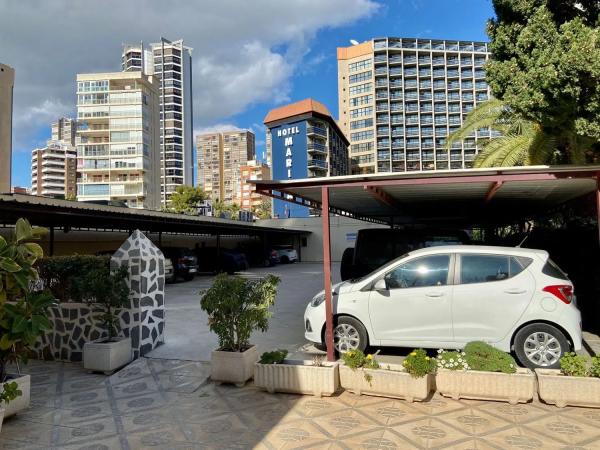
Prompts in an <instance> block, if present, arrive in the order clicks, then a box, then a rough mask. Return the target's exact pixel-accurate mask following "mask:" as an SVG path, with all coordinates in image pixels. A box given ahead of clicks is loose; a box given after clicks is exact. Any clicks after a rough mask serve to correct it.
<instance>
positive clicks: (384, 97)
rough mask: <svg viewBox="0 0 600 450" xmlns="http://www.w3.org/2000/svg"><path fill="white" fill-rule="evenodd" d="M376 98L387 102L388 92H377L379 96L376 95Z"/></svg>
mask: <svg viewBox="0 0 600 450" xmlns="http://www.w3.org/2000/svg"><path fill="white" fill-rule="evenodd" d="M375 98H376V99H378V100H387V98H388V93H387V92H386V91H383V92H377V94H375Z"/></svg>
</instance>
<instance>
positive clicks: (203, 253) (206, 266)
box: [195, 247, 250, 274]
mask: <svg viewBox="0 0 600 450" xmlns="http://www.w3.org/2000/svg"><path fill="white" fill-rule="evenodd" d="M195 253H196V256H197V257H198V271H199V272H208V273H217V272H227V273H229V274H233V273H235V272H239V271H242V270H247V269H249V268H250V264H248V260H247V259H246V255H244V254H243V253H242V252H240V251H237V250H231V249H227V248H222V249H221V252H220V254H218V252H217V248H216V247H199V248H196V249H195Z"/></svg>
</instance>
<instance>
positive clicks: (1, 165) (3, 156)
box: [0, 63, 15, 193]
mask: <svg viewBox="0 0 600 450" xmlns="http://www.w3.org/2000/svg"><path fill="white" fill-rule="evenodd" d="M14 84H15V71H14V69H13V68H12V67H9V66H7V65H5V64H1V63H0V193H8V192H10V185H11V170H12V113H13V86H14Z"/></svg>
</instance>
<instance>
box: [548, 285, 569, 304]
mask: <svg viewBox="0 0 600 450" xmlns="http://www.w3.org/2000/svg"><path fill="white" fill-rule="evenodd" d="M542 290H543V291H544V292H550V293H551V294H552V295H554V296H555V297H556V298H558V299H559V300H560V301H561V302H563V303H566V304H567V305H568V304H570V303H571V302H572V301H573V286H571V285H570V284H554V285H552V286H546V287H545V288H544V289H542Z"/></svg>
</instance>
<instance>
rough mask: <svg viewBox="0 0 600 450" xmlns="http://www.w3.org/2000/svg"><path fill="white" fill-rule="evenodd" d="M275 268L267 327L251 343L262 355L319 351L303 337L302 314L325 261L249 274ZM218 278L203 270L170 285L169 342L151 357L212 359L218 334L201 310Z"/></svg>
mask: <svg viewBox="0 0 600 450" xmlns="http://www.w3.org/2000/svg"><path fill="white" fill-rule="evenodd" d="M267 273H272V274H274V275H276V276H278V277H279V278H281V283H280V284H279V289H278V294H277V299H276V302H275V307H274V309H273V317H272V318H271V320H270V326H269V331H268V332H266V333H255V334H254V335H253V336H252V343H253V344H255V345H256V346H257V347H258V351H259V354H260V353H262V352H264V351H269V350H273V349H276V348H282V349H286V350H288V352H289V353H290V357H303V356H304V352H305V351H308V352H309V353H314V352H318V350H316V349H315V348H314V347H313V346H311V345H307V342H306V341H305V339H304V327H303V317H304V309H305V308H306V304H307V303H308V301H309V300H310V299H311V298H312V296H313V295H314V294H316V293H317V292H318V291H320V290H321V289H323V265H322V264H312V263H300V264H286V265H278V266H275V267H270V268H264V269H263V268H259V269H254V268H253V269H251V270H249V271H247V272H243V273H241V274H240V275H241V276H245V277H252V276H260V275H265V274H267ZM333 275H334V282H337V281H338V279H339V265H338V264H334V265H333ZM213 279H214V277H212V276H208V275H199V276H197V277H196V278H194V280H192V281H189V282H178V283H175V284H168V285H167V289H166V296H165V305H166V310H167V311H166V324H165V344H164V345H162V346H160V347H158V348H157V349H155V350H154V351H152V352H151V353H150V354H148V355H147V356H148V357H150V358H166V359H183V360H190V361H210V353H211V351H212V350H214V349H215V348H217V346H218V341H217V337H216V336H215V335H214V334H213V333H211V332H210V331H209V329H208V326H207V316H206V314H205V313H204V312H203V311H202V310H201V309H200V296H199V294H198V293H199V292H200V291H201V290H202V289H207V288H209V287H210V285H211V284H212V281H213Z"/></svg>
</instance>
